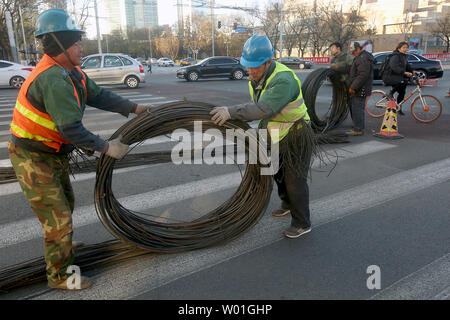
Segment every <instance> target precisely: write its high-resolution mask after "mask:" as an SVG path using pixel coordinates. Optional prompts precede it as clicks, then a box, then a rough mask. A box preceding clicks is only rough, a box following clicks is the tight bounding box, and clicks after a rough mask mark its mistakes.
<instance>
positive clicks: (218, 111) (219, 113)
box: [209, 107, 231, 126]
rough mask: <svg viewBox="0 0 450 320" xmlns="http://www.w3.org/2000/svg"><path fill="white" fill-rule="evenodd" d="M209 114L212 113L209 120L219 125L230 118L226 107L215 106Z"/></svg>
mask: <svg viewBox="0 0 450 320" xmlns="http://www.w3.org/2000/svg"><path fill="white" fill-rule="evenodd" d="M209 114H210V115H212V117H211V120H212V121H214V123H215V124H218V125H219V126H221V125H223V124H224V123H225V121H227V120H230V119H231V116H230V112H229V111H228V108H227V107H216V108H214V109H212V111H211V112H210V113H209Z"/></svg>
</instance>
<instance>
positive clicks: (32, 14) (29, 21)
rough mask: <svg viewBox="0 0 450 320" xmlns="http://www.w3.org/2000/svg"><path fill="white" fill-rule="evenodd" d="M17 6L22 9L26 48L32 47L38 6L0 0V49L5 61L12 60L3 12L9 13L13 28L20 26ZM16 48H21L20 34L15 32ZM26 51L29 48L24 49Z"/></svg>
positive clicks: (26, 1)
mask: <svg viewBox="0 0 450 320" xmlns="http://www.w3.org/2000/svg"><path fill="white" fill-rule="evenodd" d="M19 6H20V8H21V9H22V17H23V24H24V29H25V38H26V42H27V44H28V47H34V28H35V22H36V17H37V15H38V4H37V3H34V2H32V1H28V0H0V47H2V48H3V49H4V53H5V54H6V57H5V58H7V59H9V60H12V54H11V47H10V45H9V37H8V30H7V27H6V18H5V12H6V11H9V12H10V13H11V19H12V24H13V26H20V23H21V21H20V15H19ZM15 37H16V46H17V47H18V48H20V47H23V39H22V38H23V36H22V32H17V33H16V35H15ZM24 49H25V48H24ZM26 49H27V50H28V49H29V48H26Z"/></svg>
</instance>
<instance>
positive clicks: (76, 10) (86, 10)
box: [70, 0, 93, 30]
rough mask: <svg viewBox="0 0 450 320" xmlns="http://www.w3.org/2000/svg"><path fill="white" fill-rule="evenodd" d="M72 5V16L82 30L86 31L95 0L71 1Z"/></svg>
mask: <svg viewBox="0 0 450 320" xmlns="http://www.w3.org/2000/svg"><path fill="white" fill-rule="evenodd" d="M70 1H71V3H72V8H73V12H72V16H73V17H74V19H75V21H76V22H77V25H78V26H79V27H80V28H81V29H83V30H84V29H85V26H86V20H87V19H88V18H89V17H90V9H92V3H93V0H70Z"/></svg>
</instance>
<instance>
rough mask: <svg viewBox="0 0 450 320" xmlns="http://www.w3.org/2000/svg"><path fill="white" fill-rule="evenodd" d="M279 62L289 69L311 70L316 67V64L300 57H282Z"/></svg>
mask: <svg viewBox="0 0 450 320" xmlns="http://www.w3.org/2000/svg"><path fill="white" fill-rule="evenodd" d="M277 61H278V62H280V63H282V64H284V65H285V66H288V67H289V68H298V69H311V68H312V67H313V66H314V62H312V61H309V60H303V59H300V58H299V57H282V58H281V59H278V60H277Z"/></svg>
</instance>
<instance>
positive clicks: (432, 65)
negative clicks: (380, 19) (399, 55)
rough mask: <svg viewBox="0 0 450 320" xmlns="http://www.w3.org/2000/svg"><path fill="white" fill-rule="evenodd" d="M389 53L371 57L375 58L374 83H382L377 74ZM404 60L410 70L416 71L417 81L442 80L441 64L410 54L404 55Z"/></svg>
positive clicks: (437, 61)
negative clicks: (405, 59) (406, 61)
mask: <svg viewBox="0 0 450 320" xmlns="http://www.w3.org/2000/svg"><path fill="white" fill-rule="evenodd" d="M391 53H392V52H376V53H374V54H373V57H374V58H375V66H374V68H373V80H374V81H382V80H381V77H380V74H379V71H380V67H381V65H382V64H383V62H384V60H386V58H387V56H388V55H390V54H391ZM406 58H407V59H408V63H409V64H410V65H411V68H412V69H413V70H415V71H417V74H418V76H419V79H436V78H442V76H443V75H444V70H443V69H442V64H441V62H440V61H439V60H430V59H427V58H425V57H422V56H420V55H418V54H416V53H411V52H407V53H406Z"/></svg>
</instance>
